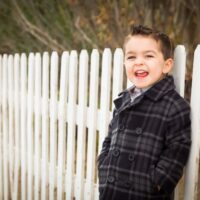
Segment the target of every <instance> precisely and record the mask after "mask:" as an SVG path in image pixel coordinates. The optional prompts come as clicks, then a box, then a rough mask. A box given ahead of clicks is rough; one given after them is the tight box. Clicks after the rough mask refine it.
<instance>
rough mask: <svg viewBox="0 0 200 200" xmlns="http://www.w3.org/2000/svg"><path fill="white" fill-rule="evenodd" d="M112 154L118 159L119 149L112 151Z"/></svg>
mask: <svg viewBox="0 0 200 200" xmlns="http://www.w3.org/2000/svg"><path fill="white" fill-rule="evenodd" d="M112 154H113V156H114V157H118V156H119V154H120V151H119V149H114V150H113V152H112Z"/></svg>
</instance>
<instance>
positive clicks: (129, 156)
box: [128, 154, 134, 162]
mask: <svg viewBox="0 0 200 200" xmlns="http://www.w3.org/2000/svg"><path fill="white" fill-rule="evenodd" d="M128 159H129V161H131V162H132V161H134V155H133V154H129V155H128Z"/></svg>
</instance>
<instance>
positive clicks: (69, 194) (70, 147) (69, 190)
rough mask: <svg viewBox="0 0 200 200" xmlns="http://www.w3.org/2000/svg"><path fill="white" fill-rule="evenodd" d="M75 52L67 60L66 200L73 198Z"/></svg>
mask: <svg viewBox="0 0 200 200" xmlns="http://www.w3.org/2000/svg"><path fill="white" fill-rule="evenodd" d="M77 57H78V55H77V52H76V51H72V52H71V53H70V62H69V74H70V76H69V83H70V86H69V93H68V106H67V111H68V112H67V116H68V117H67V163H66V166H67V171H66V179H65V180H66V186H65V187H66V200H68V199H72V198H73V195H74V194H73V192H74V172H75V170H74V167H75V137H76V101H77V67H78V60H77Z"/></svg>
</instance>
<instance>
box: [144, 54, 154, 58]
mask: <svg viewBox="0 0 200 200" xmlns="http://www.w3.org/2000/svg"><path fill="white" fill-rule="evenodd" d="M153 57H154V56H153V55H150V54H149V55H146V58H153Z"/></svg>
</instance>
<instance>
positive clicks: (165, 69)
mask: <svg viewBox="0 0 200 200" xmlns="http://www.w3.org/2000/svg"><path fill="white" fill-rule="evenodd" d="M173 65H174V60H173V59H172V58H168V59H167V60H166V61H165V66H164V67H163V74H168V73H169V72H170V71H171V70H172V68H173Z"/></svg>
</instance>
